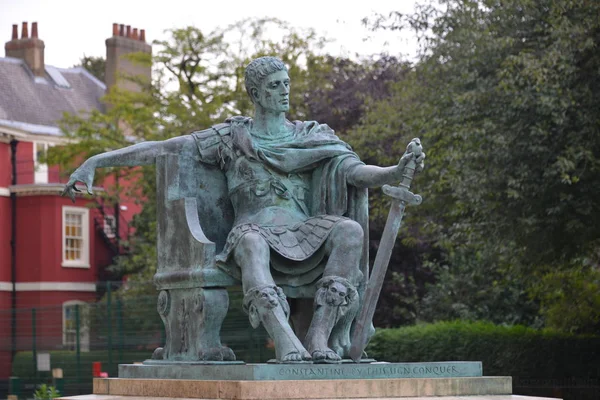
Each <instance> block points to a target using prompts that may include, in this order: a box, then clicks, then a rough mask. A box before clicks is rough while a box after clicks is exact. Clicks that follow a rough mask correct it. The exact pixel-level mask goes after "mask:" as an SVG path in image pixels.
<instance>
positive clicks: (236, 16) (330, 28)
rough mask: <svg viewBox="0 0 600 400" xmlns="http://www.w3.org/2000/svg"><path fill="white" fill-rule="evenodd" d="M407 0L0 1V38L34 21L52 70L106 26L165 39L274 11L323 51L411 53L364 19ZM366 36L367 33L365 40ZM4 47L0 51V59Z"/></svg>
mask: <svg viewBox="0 0 600 400" xmlns="http://www.w3.org/2000/svg"><path fill="white" fill-rule="evenodd" d="M414 3H415V0H396V1H392V0H367V1H354V2H353V1H338V0H301V1H288V2H284V1H282V0H279V1H274V0H254V1H250V0H245V1H240V0H216V1H215V0H212V1H207V0H168V1H165V0H160V1H157V0H99V1H89V0H0V41H2V42H4V43H5V42H7V41H9V40H10V38H11V32H12V25H13V24H18V25H19V35H20V34H21V23H22V22H24V21H27V22H29V33H30V34H31V22H37V23H38V31H39V38H40V39H42V40H43V41H44V44H45V50H44V58H45V63H46V64H48V65H53V66H56V67H60V68H68V67H71V66H73V65H75V64H78V62H79V59H80V58H81V57H82V56H83V55H84V54H85V55H87V56H105V54H106V48H105V43H104V41H105V39H107V38H108V37H110V36H111V35H112V24H113V23H119V24H125V25H131V26H132V28H134V27H135V28H138V29H145V30H146V41H147V42H151V41H152V40H155V39H159V40H160V39H165V38H166V37H167V35H166V34H165V33H164V31H165V30H166V29H172V28H183V27H186V26H189V25H193V26H196V27H198V28H200V29H201V30H202V31H205V32H210V31H212V30H213V29H215V28H218V27H224V26H227V25H229V24H231V23H233V22H235V21H239V20H241V19H243V18H247V17H276V18H279V19H281V20H284V21H287V22H289V24H290V25H291V26H294V27H298V28H314V29H315V30H316V31H317V32H318V33H320V34H321V35H323V36H325V37H327V38H330V39H332V40H333V41H332V43H330V44H328V45H327V47H326V49H325V51H326V52H328V53H329V54H332V55H336V56H346V57H348V56H349V57H353V56H354V55H355V54H357V53H358V54H361V55H368V54H375V53H381V52H383V51H385V52H387V53H389V54H392V55H404V56H406V57H409V58H411V57H413V56H414V53H415V49H416V43H415V41H414V39H413V38H411V37H410V35H408V34H404V35H403V36H400V35H399V34H398V33H390V32H381V33H373V32H370V31H368V30H367V29H366V28H364V27H363V26H362V23H361V20H362V19H363V18H364V17H369V16H372V15H373V14H374V13H381V14H388V13H389V12H390V11H401V12H410V11H411V10H412V8H413V5H414ZM366 38H368V39H366ZM4 55H5V54H4V52H2V53H1V55H0V56H1V57H4Z"/></svg>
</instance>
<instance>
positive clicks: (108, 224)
mask: <svg viewBox="0 0 600 400" xmlns="http://www.w3.org/2000/svg"><path fill="white" fill-rule="evenodd" d="M116 228H117V221H116V219H115V216H114V215H105V216H104V234H105V235H106V237H107V238H110V239H112V238H114V237H115V232H116Z"/></svg>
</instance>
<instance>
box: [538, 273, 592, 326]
mask: <svg viewBox="0 0 600 400" xmlns="http://www.w3.org/2000/svg"><path fill="white" fill-rule="evenodd" d="M534 291H535V292H534V293H535V295H536V297H537V298H539V299H541V304H542V309H541V312H542V315H544V316H545V317H546V322H547V325H548V326H550V327H553V328H556V329H559V330H562V331H565V332H574V333H581V332H583V333H586V332H598V331H600V271H598V270H597V269H592V268H589V267H588V268H582V267H573V268H572V269H569V270H567V271H557V272H549V273H547V274H545V275H544V276H543V277H542V279H541V280H540V282H539V283H538V284H537V285H535V286H534Z"/></svg>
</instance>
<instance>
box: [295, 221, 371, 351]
mask: <svg viewBox="0 0 600 400" xmlns="http://www.w3.org/2000/svg"><path fill="white" fill-rule="evenodd" d="M363 236H364V234H363V230H362V227H361V226H360V225H359V224H358V223H357V222H355V221H352V220H347V221H343V222H340V223H339V224H338V225H337V226H336V227H335V228H334V229H333V231H332V232H331V234H330V235H329V238H328V239H327V241H326V242H325V250H326V253H327V255H328V260H327V265H326V266H325V272H324V274H323V278H322V279H321V280H320V281H319V282H318V284H317V285H318V288H317V293H316V295H315V301H314V316H313V319H312V321H311V324H310V327H309V329H308V333H307V335H306V338H305V344H306V347H307V349H308V351H309V352H310V353H311V355H312V357H313V361H314V362H326V363H335V362H341V358H342V356H344V355H345V354H347V352H348V351H349V349H350V328H351V325H352V321H353V320H354V318H355V316H356V313H357V312H358V305H359V301H358V293H357V290H356V286H357V285H358V283H359V282H360V281H361V280H362V272H360V269H359V262H360V258H361V255H362V243H363ZM332 348H333V349H332Z"/></svg>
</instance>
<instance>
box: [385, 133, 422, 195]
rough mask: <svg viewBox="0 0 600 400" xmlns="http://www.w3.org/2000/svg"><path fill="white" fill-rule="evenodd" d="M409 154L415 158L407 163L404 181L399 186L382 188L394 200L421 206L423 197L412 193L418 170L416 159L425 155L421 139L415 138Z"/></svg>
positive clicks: (408, 147)
mask: <svg viewBox="0 0 600 400" xmlns="http://www.w3.org/2000/svg"><path fill="white" fill-rule="evenodd" d="M406 152H407V153H413V154H414V155H413V158H412V159H410V161H409V162H407V163H406V166H405V167H404V172H403V174H402V180H401V181H400V184H399V185H398V186H390V185H383V187H382V188H381V189H382V190H383V193H385V194H386V195H388V196H390V197H391V198H393V199H397V200H400V201H401V202H403V203H404V204H406V205H419V204H421V202H422V201H423V199H422V198H421V196H419V195H418V194H413V193H411V192H410V184H411V183H412V180H413V178H414V176H415V169H416V168H417V162H416V159H417V158H418V157H419V156H420V155H421V154H422V153H423V147H422V146H421V139H419V138H414V139H413V140H411V141H410V143H409V144H408V146H406Z"/></svg>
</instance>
